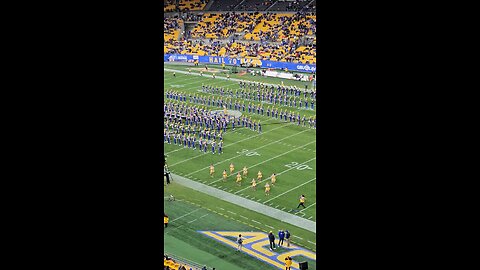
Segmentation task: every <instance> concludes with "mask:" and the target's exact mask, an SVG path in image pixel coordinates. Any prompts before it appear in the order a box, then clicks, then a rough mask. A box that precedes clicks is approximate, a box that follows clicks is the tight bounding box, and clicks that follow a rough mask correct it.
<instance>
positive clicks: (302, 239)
mask: <svg viewBox="0 0 480 270" xmlns="http://www.w3.org/2000/svg"><path fill="white" fill-rule="evenodd" d="M292 236H293V237H295V238H298V239H302V240H303V238H302V237H300V236H296V235H292Z"/></svg>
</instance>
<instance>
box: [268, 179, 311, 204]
mask: <svg viewBox="0 0 480 270" xmlns="http://www.w3.org/2000/svg"><path fill="white" fill-rule="evenodd" d="M316 179H317V177H314V178H312V179H310V180H308V181H307V182H305V183H303V184H301V185H298V186H296V187H294V188H292V189H290V190H287V191H285V192H283V193H281V194H278V195H277V196H275V197H273V198H271V199H269V200H266V201H265V202H269V201H271V200H273V199H276V198H278V197H280V196H282V195H284V194H287V193H289V192H291V191H292V190H295V189H297V188H299V187H301V186H304V185H306V184H308V183H310V182H312V181H314V180H316Z"/></svg>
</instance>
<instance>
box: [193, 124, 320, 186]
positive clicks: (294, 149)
mask: <svg viewBox="0 0 480 270" xmlns="http://www.w3.org/2000/svg"><path fill="white" fill-rule="evenodd" d="M300 133H301V132H300ZM300 133H298V134H300ZM292 136H293V135H292ZM289 137H291V136H289ZM286 138H287V137H285V138H284V139H286ZM274 143H275V142H272V143H268V144H265V145H264V146H261V147H259V148H256V149H254V150H257V149H260V148H263V147H266V146H268V145H270V144H274ZM312 143H316V141H312V142H309V143H306V144H304V145H302V146H299V147H296V148H293V149H292V150H289V151H287V152H284V153H283V154H280V155H276V156H274V157H271V158H269V159H267V160H264V161H262V162H260V163H257V164H255V165H252V166H250V168H253V167H256V166H258V165H260V164H263V163H265V162H267V161H270V160H272V159H276V158H278V157H281V156H284V155H286V154H288V153H290V152H293V151H296V150H298V149H299V148H301V147H304V146H306V145H309V144H312ZM252 151H253V150H252ZM240 156H242V155H240ZM237 157H238V156H237ZM234 158H235V157H234ZM231 159H233V158H231ZM227 160H229V159H226V160H224V161H222V162H219V163H223V162H225V161H227ZM207 168H208V167H207ZM202 170H203V169H202ZM238 172H241V171H238ZM238 172H237V173H238ZM232 175H235V172H234V173H232V174H230V175H229V176H232ZM221 180H222V178H220V179H217V180H215V181H213V182H211V183H210V184H209V185H211V184H213V183H216V182H218V181H221ZM247 188H249V187H246V188H244V189H242V190H245V189H247ZM240 191H241V190H240ZM237 192H238V191H237ZM234 194H236V193H234Z"/></svg>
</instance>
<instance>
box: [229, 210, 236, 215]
mask: <svg viewBox="0 0 480 270" xmlns="http://www.w3.org/2000/svg"><path fill="white" fill-rule="evenodd" d="M227 212H228V213H230V214H233V215H237V213H234V212H232V211H230V210H227Z"/></svg>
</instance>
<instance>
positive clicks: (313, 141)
mask: <svg viewBox="0 0 480 270" xmlns="http://www.w3.org/2000/svg"><path fill="white" fill-rule="evenodd" d="M279 128H282V127H279ZM303 132H305V131H300V132H297V133H295V134H292V135H290V136H287V137H284V138H283V139H281V140H285V139H287V138H290V137H293V136H296V135H299V134H301V133H303ZM254 137H255V136H253V137H250V138H247V139H252V138H254ZM274 143H277V141H274V142H271V143H268V144H265V145H263V146H260V147H257V148H255V149H252V150H250V151H255V150H258V149H261V148H264V147H267V146H269V145H271V144H274ZM312 143H316V141H312V142H309V143H307V144H305V145H302V146H300V147H303V146H306V145H309V144H312ZM294 150H296V148H295V149H292V150H290V151H288V152H286V153H290V152H292V151H294ZM286 153H284V154H286ZM284 154H282V155H284ZM243 155H244V154H239V155H237V156H233V157H231V158H229V159H224V160H223V161H220V162H217V163H215V164H214V166H216V165H218V164H222V163H224V162H226V161H229V160H232V159H235V158H238V157H241V156H243ZM280 156H281V155H280ZM197 157H199V156H196V157H193V158H189V159H185V160H183V161H181V162H177V163H176V164H180V163H183V162H186V161H188V160H191V159H194V158H197ZM277 157H278V156H277ZM274 158H275V157H274ZM269 160H271V159H269ZM262 163H264V162H262ZM259 164H261V163H259ZM259 164H256V165H259ZM171 166H173V165H170V167H171ZM208 168H210V166H208V167H204V168H202V169H199V170H196V171H194V172H191V173H189V174H187V175H185V177H188V176H190V175H192V174H195V173H197V172H199V171H202V170H205V169H208ZM239 172H240V171H239ZM234 174H235V172H234V173H232V174H230V175H229V176H232V175H234ZM222 179H223V178H220V179H218V180H216V181H214V182H211V183H210V184H209V185H211V184H213V183H215V182H218V181H220V180H222Z"/></svg>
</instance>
